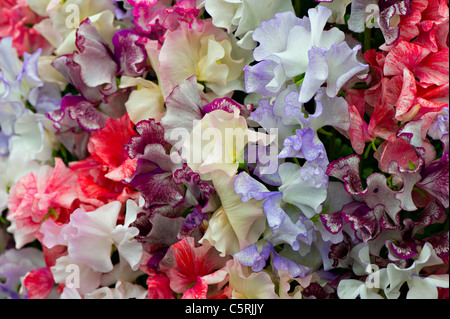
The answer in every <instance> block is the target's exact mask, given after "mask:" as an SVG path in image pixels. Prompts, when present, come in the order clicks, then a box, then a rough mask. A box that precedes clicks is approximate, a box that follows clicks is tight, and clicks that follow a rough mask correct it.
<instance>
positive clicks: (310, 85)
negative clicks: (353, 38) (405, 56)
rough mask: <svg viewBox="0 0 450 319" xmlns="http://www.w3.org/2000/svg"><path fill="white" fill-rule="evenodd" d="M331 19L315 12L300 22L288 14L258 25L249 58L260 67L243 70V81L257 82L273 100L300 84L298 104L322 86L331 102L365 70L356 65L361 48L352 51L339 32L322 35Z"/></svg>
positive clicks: (321, 8)
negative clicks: (289, 83)
mask: <svg viewBox="0 0 450 319" xmlns="http://www.w3.org/2000/svg"><path fill="white" fill-rule="evenodd" d="M330 15H331V10H330V9H328V8H326V7H324V6H318V7H317V8H316V9H310V10H308V17H305V18H303V19H300V18H298V17H296V16H295V14H294V13H293V12H290V11H287V12H279V13H277V14H275V17H274V18H272V19H270V20H267V21H263V22H262V23H261V25H260V26H259V27H258V28H256V29H255V31H254V32H253V39H254V40H255V41H257V42H259V46H258V47H256V48H255V49H254V51H253V56H254V58H255V60H256V61H258V62H260V63H258V64H256V65H254V66H246V67H245V70H244V71H245V73H246V78H249V79H252V81H254V82H257V81H258V80H259V81H262V83H264V84H263V85H264V87H265V89H266V90H267V91H269V92H271V93H272V94H273V95H277V94H278V93H279V92H280V91H281V90H282V89H284V88H285V86H286V85H287V84H288V82H290V81H293V82H294V83H297V82H299V83H300V81H302V82H301V83H302V87H301V90H300V94H299V99H298V101H299V102H302V103H305V102H307V101H309V100H310V99H311V98H312V97H313V96H314V95H315V93H316V92H317V90H318V89H319V88H320V87H321V86H322V85H323V84H324V83H326V84H327V88H326V94H327V95H328V96H329V97H335V96H336V95H337V93H338V92H339V90H340V89H341V88H342V86H343V85H344V84H345V83H346V82H347V81H348V80H350V79H351V78H352V77H353V76H355V75H357V74H359V73H360V72H363V71H364V70H366V69H367V68H368V65H364V64H362V63H360V62H359V61H358V60H357V59H356V54H357V52H358V51H359V49H360V46H359V45H357V46H355V47H353V48H351V47H350V46H349V45H348V44H347V42H345V41H344V39H345V34H344V33H343V32H342V31H340V30H339V29H338V28H331V29H329V30H324V27H325V25H326V23H327V20H328V18H329V17H330ZM299 39H302V41H299ZM247 73H248V74H247ZM298 77H301V79H299V80H297V79H298ZM293 79H295V80H293ZM247 92H248V93H249V91H248V87H247ZM250 92H252V91H250ZM273 95H271V96H273Z"/></svg>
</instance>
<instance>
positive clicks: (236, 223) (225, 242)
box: [200, 171, 266, 256]
mask: <svg viewBox="0 0 450 319" xmlns="http://www.w3.org/2000/svg"><path fill="white" fill-rule="evenodd" d="M212 177H213V184H214V187H215V189H216V192H217V194H218V195H219V197H220V200H221V204H222V206H220V207H219V209H217V210H216V211H215V212H214V213H213V215H212V217H211V219H210V220H209V226H208V228H207V229H206V232H205V234H204V236H203V237H202V239H201V240H200V243H204V242H205V241H207V242H209V243H210V244H211V245H213V246H214V247H215V248H216V249H217V250H218V251H219V252H220V253H221V256H225V255H232V254H235V253H237V252H239V251H241V250H243V249H245V248H247V247H248V246H250V245H252V244H254V243H255V242H256V241H257V240H258V238H259V236H260V235H261V234H262V233H263V232H264V230H265V229H266V218H265V216H264V213H263V210H262V207H261V206H260V205H259V204H258V203H257V202H256V201H255V200H253V199H251V200H249V201H247V202H245V203H243V202H242V201H241V198H240V196H239V195H238V194H236V192H235V191H234V181H235V179H236V176H232V177H229V176H228V175H227V174H226V173H224V172H220V171H218V172H215V173H213V174H212Z"/></svg>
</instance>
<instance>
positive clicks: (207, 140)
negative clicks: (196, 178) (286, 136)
mask: <svg viewBox="0 0 450 319" xmlns="http://www.w3.org/2000/svg"><path fill="white" fill-rule="evenodd" d="M274 138H275V137H274V136H270V135H267V134H265V133H259V132H255V131H253V130H249V129H248V126H247V122H246V120H245V118H244V117H242V116H240V115H239V110H238V109H237V108H235V110H234V113H233V114H232V113H229V112H226V111H223V110H215V111H212V112H210V113H207V114H206V115H205V116H204V117H203V118H202V120H201V121H198V122H196V124H195V125H194V127H193V129H192V131H191V133H190V135H189V136H188V137H187V138H185V139H184V143H183V146H182V150H181V153H182V154H181V156H182V158H183V159H184V160H186V162H187V163H188V165H189V167H190V168H191V169H192V170H193V171H194V172H196V173H199V174H200V176H201V178H202V179H203V180H211V173H212V172H214V171H223V172H225V173H226V174H227V175H228V176H233V175H234V174H236V173H237V169H238V167H239V162H242V160H243V158H242V156H243V151H244V147H245V145H247V144H248V143H249V142H250V143H257V142H260V143H262V144H263V145H268V144H270V142H271V140H272V139H274Z"/></svg>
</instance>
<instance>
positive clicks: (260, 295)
mask: <svg viewBox="0 0 450 319" xmlns="http://www.w3.org/2000/svg"><path fill="white" fill-rule="evenodd" d="M226 267H227V268H228V274H229V287H230V289H231V298H232V299H278V296H277V294H276V293H275V284H274V283H273V281H272V279H271V278H270V275H269V274H268V273H267V272H265V271H261V272H251V271H250V270H249V269H248V267H244V266H242V265H241V264H240V263H239V262H238V261H237V260H235V259H232V260H230V261H228V262H227V266H226Z"/></svg>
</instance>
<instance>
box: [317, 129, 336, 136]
mask: <svg viewBox="0 0 450 319" xmlns="http://www.w3.org/2000/svg"><path fill="white" fill-rule="evenodd" d="M317 132H318V133H321V134H323V135H327V136H333V133H331V132H327V131H325V130H324V129H323V128H319V129H318V130H317Z"/></svg>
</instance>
